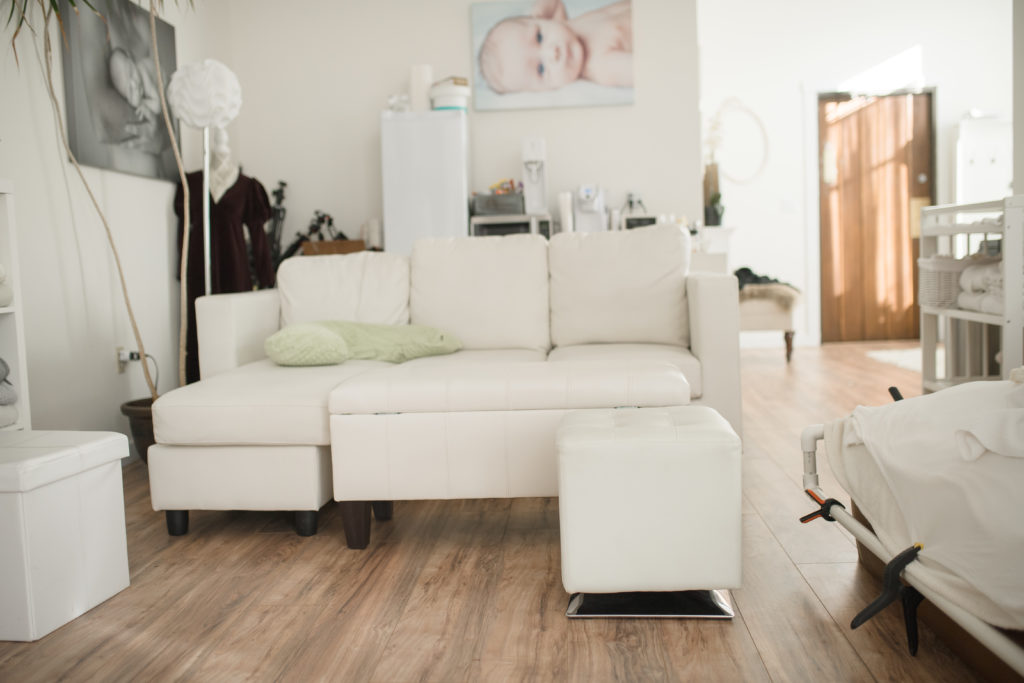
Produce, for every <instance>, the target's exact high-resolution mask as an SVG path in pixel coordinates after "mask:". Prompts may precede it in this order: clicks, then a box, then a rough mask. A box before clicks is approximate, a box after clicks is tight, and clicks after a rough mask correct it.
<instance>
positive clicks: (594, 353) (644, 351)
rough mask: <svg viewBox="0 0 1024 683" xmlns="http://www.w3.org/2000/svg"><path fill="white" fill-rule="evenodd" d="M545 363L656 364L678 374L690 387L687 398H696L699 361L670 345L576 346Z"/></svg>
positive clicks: (552, 355)
mask: <svg viewBox="0 0 1024 683" xmlns="http://www.w3.org/2000/svg"><path fill="white" fill-rule="evenodd" d="M548 360H549V361H552V362H561V361H585V362H591V363H593V362H606V361H611V362H616V363H618V362H622V361H636V360H642V361H660V362H662V363H668V364H669V365H672V366H674V367H676V368H679V369H680V370H682V372H683V374H684V375H685V376H686V381H687V382H688V383H689V385H690V398H700V395H701V390H702V389H701V384H702V383H701V371H700V361H699V360H697V359H696V358H694V356H693V354H692V353H690V350H689V349H687V348H684V347H682V346H674V345H671V344H579V345H577V346H559V347H557V348H554V349H551V353H549V354H548Z"/></svg>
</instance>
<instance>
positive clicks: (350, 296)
mask: <svg viewBox="0 0 1024 683" xmlns="http://www.w3.org/2000/svg"><path fill="white" fill-rule="evenodd" d="M277 289H278V290H279V291H280V292H281V325H282V326H284V325H291V324H292V323H306V322H316V321H318V320H354V321H356V322H361V323H380V324H384V325H402V324H405V323H407V322H409V259H408V258H407V257H405V256H402V255H397V254H390V253H386V252H373V251H361V252H358V253H355V254H330V255H325V256H301V257H296V258H290V259H285V260H284V262H283V263H281V266H280V267H279V268H278V269H277Z"/></svg>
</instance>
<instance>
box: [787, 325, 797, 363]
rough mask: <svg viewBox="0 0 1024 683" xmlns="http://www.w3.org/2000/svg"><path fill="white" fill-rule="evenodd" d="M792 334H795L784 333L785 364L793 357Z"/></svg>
mask: <svg viewBox="0 0 1024 683" xmlns="http://www.w3.org/2000/svg"><path fill="white" fill-rule="evenodd" d="M794 334H795V333H794V332H786V333H785V339H786V362H787V363H788V362H789V359H790V358H792V357H793V335H794Z"/></svg>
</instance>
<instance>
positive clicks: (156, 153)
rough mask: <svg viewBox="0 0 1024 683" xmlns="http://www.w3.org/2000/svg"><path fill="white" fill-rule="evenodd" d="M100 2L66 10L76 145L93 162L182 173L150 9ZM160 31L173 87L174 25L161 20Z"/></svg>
mask: <svg viewBox="0 0 1024 683" xmlns="http://www.w3.org/2000/svg"><path fill="white" fill-rule="evenodd" d="M64 3H65V4H64V7H65V8H67V2H66V0H64ZM92 6H93V7H95V8H96V11H95V12H94V11H92V10H90V9H87V8H81V9H80V10H79V11H78V12H73V11H70V10H68V11H65V12H63V15H62V16H63V17H64V29H65V35H66V40H61V43H62V45H63V54H64V61H63V64H64V95H65V101H66V102H67V119H68V143H69V145H70V146H71V151H72V152H73V153H74V155H75V158H76V159H78V161H79V162H80V163H82V164H86V165H88V166H95V167H98V168H106V169H110V170H114V171H122V172H124V173H133V174H135V175H143V176H149V177H152V178H164V179H168V180H170V179H177V177H178V171H177V165H176V164H175V162H174V152H173V150H172V149H171V139H170V136H169V135H168V133H167V126H166V125H165V124H164V118H163V112H162V110H161V108H160V91H159V90H158V89H157V88H158V83H159V79H158V78H157V73H156V60H155V59H154V56H153V47H152V39H151V37H150V31H149V12H148V11H147V10H145V9H143V8H142V7H140V6H138V5H136V4H135V3H134V2H131V0H92ZM97 13H98V14H97ZM156 38H157V48H158V49H159V51H160V52H159V54H160V70H161V72H162V75H163V82H164V85H165V86H166V84H167V83H168V82H169V81H170V78H171V74H172V73H173V72H174V69H175V49H174V27H172V26H171V25H170V24H168V23H167V22H165V21H162V20H160V19H157V21H156Z"/></svg>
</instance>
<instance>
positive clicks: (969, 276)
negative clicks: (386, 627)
mask: <svg viewBox="0 0 1024 683" xmlns="http://www.w3.org/2000/svg"><path fill="white" fill-rule="evenodd" d="M1002 286H1003V262H1002V261H996V262H993V263H975V264H971V265H969V266H967V267H966V268H964V269H963V272H961V273H960V289H962V290H964V291H965V292H987V291H988V290H990V289H992V288H993V287H1002Z"/></svg>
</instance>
